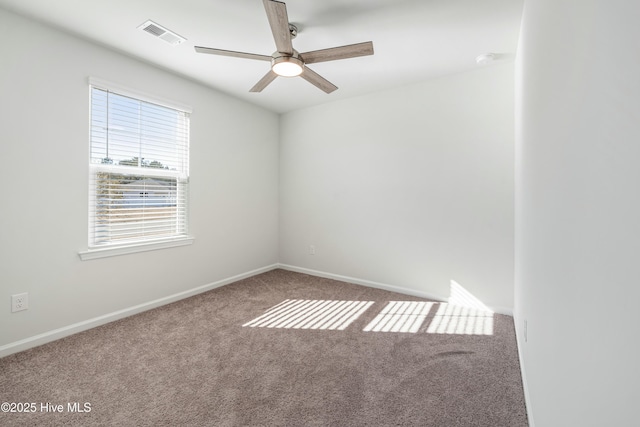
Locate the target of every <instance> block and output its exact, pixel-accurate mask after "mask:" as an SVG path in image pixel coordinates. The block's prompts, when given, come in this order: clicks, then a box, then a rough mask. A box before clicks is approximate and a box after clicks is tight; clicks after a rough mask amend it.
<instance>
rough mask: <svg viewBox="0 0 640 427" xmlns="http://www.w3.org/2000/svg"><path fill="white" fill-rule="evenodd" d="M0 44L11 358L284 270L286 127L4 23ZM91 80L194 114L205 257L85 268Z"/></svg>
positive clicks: (167, 256)
mask: <svg viewBox="0 0 640 427" xmlns="http://www.w3.org/2000/svg"><path fill="white" fill-rule="evenodd" d="M0 39H2V40H3V42H2V43H0V162H1V167H0V182H2V183H3V190H2V203H1V205H0V325H1V327H0V348H1V347H2V346H3V345H4V346H5V347H6V346H7V345H9V344H10V343H15V342H17V341H19V340H23V339H27V338H30V337H33V336H35V335H37V334H42V333H46V332H48V331H51V330H54V329H56V328H62V327H66V326H69V325H73V324H76V323H77V322H83V321H86V320H88V319H92V318H94V317H96V316H102V315H106V314H109V313H112V312H115V311H117V310H123V309H127V308H129V307H132V306H135V305H138V304H144V303H148V302H149V301H153V300H156V299H160V298H164V297H167V296H169V295H173V294H176V293H180V292H184V291H188V290H190V289H193V288H196V287H199V286H204V285H207V284H210V283H213V282H216V281H220V280H224V279H226V278H229V277H232V276H235V275H239V274H244V273H247V272H250V271H252V270H255V269H260V268H263V267H266V266H270V265H273V264H274V263H277V261H278V244H277V240H278V236H277V233H278V229H277V227H278V215H277V212H278V206H277V204H278V154H277V150H278V126H279V124H278V117H277V115H276V114H274V113H271V112H267V111H265V110H262V109H260V108H257V107H254V106H251V105H249V104H246V103H243V102H241V101H238V100H235V99H233V98H230V97H228V96H225V95H222V94H220V93H218V92H215V91H213V90H210V89H207V88H205V87H203V86H200V85H198V84H196V83H193V82H190V81H187V80H184V79H181V78H178V77H176V76H175V75H171V74H169V73H166V72H164V71H161V70H159V69H156V68H153V67H151V66H149V65H146V64H143V63H141V62H138V61H136V60H134V59H131V58H129V57H126V56H123V55H121V54H118V53H115V52H113V51H110V50H107V49H104V48H102V47H99V46H97V45H94V44H91V43H88V42H85V41H81V40H79V39H77V38H75V37H71V36H69V35H67V34H64V33H61V32H59V31H56V30H53V29H50V28H48V27H44V26H41V25H39V24H36V23H34V22H33V21H29V20H26V19H23V18H21V17H18V16H17V15H14V14H11V13H8V12H5V11H3V10H2V9H0ZM167 48H168V49H170V48H171V47H167ZM89 76H94V77H98V78H101V79H105V80H109V81H112V82H115V83H118V84H121V85H124V86H128V87H131V88H135V89H137V90H140V91H142V92H147V93H150V94H154V95H156V96H158V97H161V98H167V99H171V100H174V101H177V102H180V103H183V104H187V105H191V106H192V107H193V115H192V117H191V191H190V199H191V215H190V227H191V234H192V235H193V236H194V237H195V239H196V240H195V243H194V244H193V245H191V246H186V247H180V248H174V249H165V250H158V251H153V252H145V253H139V254H134V255H125V256H119V257H113V258H106V259H99V260H92V261H80V259H79V257H78V251H79V250H82V249H86V247H87V227H88V226H87V223H88V219H87V215H88V214H87V206H88V176H89V172H88V158H89V157H88V147H89V144H88V134H89V129H88V126H89V88H88V84H87V78H88V77H89ZM247 124H250V126H249V125H247ZM20 292H28V293H29V304H30V308H29V310H27V311H23V312H19V313H13V314H12V313H10V295H12V294H15V293H20Z"/></svg>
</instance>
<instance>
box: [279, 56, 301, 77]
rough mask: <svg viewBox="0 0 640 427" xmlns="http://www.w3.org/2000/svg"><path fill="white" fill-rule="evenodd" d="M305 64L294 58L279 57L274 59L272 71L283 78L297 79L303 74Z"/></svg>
mask: <svg viewBox="0 0 640 427" xmlns="http://www.w3.org/2000/svg"><path fill="white" fill-rule="evenodd" d="M303 68H304V63H303V62H302V61H301V60H300V59H298V58H296V57H293V56H279V57H277V58H273V62H272V64H271V69H272V70H273V72H274V73H276V74H277V75H279V76H281V77H296V76H299V75H300V74H302V70H303Z"/></svg>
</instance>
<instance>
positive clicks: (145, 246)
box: [79, 77, 194, 260]
mask: <svg viewBox="0 0 640 427" xmlns="http://www.w3.org/2000/svg"><path fill="white" fill-rule="evenodd" d="M88 83H89V116H90V117H89V137H88V140H89V146H88V148H89V155H88V156H87V157H88V168H89V170H88V173H89V179H88V185H89V188H88V190H89V199H88V205H87V206H88V221H89V223H88V226H87V232H88V236H87V249H86V250H83V251H80V252H79V256H80V258H81V259H82V260H90V259H97V258H104V257H111V256H118V255H124V254H130V253H136V252H144V251H151V250H158V249H165V248H171V247H177V246H185V245H190V244H192V243H193V241H194V238H193V237H192V236H191V235H190V234H189V229H188V223H189V221H188V215H189V204H190V203H189V193H188V190H187V194H186V196H185V200H184V203H185V206H186V216H187V217H186V218H185V224H184V225H185V227H186V233H185V234H184V235H175V236H165V237H160V238H157V239H153V240H149V239H141V240H137V241H127V242H125V243H108V244H104V245H96V246H92V245H91V241H90V240H91V227H92V226H93V224H94V221H95V219H94V217H95V206H93V204H94V202H93V200H92V199H91V194H92V191H95V189H93V187H92V186H94V185H96V184H95V183H94V182H92V181H93V180H94V177H93V175H94V174H95V173H96V170H100V169H104V167H101V166H96V165H93V164H92V161H91V147H92V145H91V144H92V139H91V127H92V124H91V117H92V103H91V102H92V94H93V89H94V88H96V89H99V90H103V91H107V92H110V93H114V94H116V95H120V96H124V97H129V98H133V99H135V100H137V101H142V102H146V103H151V104H155V105H159V106H162V107H166V108H170V109H173V110H178V111H180V112H184V113H186V114H187V116H189V115H190V114H191V113H192V111H193V110H192V109H191V107H190V106H187V105H184V104H181V103H177V102H174V101H170V100H167V99H163V98H160V97H157V96H153V95H149V94H147V93H144V92H142V91H138V90H135V89H130V88H127V87H125V86H122V85H118V84H115V83H111V82H108V81H105V80H102V79H97V78H95V77H90V78H89V79H88ZM189 140H190V138H188V140H187V150H188V149H189V143H190V141H189ZM186 163H187V166H186V176H187V178H186V185H187V189H188V187H189V163H190V159H189V155H188V154H187V162H186ZM119 168H122V167H121V166H115V167H114V168H113V169H114V171H117V170H118V169H119ZM159 171H161V170H158V171H154V170H153V169H151V170H149V171H145V172H147V173H140V170H137V171H135V172H134V171H129V172H128V173H129V174H131V175H139V176H144V175H154V174H155V172H159ZM160 175H163V174H162V172H160ZM92 189H93V190H92Z"/></svg>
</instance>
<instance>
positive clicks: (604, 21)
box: [515, 0, 640, 427]
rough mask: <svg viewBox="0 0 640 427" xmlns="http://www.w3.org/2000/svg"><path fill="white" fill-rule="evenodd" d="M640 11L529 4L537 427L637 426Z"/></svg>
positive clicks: (521, 263)
mask: <svg viewBox="0 0 640 427" xmlns="http://www.w3.org/2000/svg"><path fill="white" fill-rule="evenodd" d="M639 16H640V4H639V3H638V2H632V1H626V0H607V1H603V0H601V1H597V0H587V1H584V0H581V1H577V0H575V1H567V0H563V1H558V0H532V1H526V3H525V9H524V15H523V21H522V31H521V38H520V46H519V49H518V59H517V72H516V76H517V77H516V112H517V114H516V117H517V119H516V123H517V124H516V129H517V143H516V153H517V156H516V263H515V266H516V267H515V270H516V276H515V277H516V287H515V321H516V326H517V329H518V341H519V343H520V350H521V358H522V362H523V364H522V367H523V370H524V372H525V376H526V380H527V386H528V387H527V389H528V393H529V401H530V404H531V406H530V408H529V409H530V413H532V414H533V418H534V421H535V425H536V426H537V427H552V426H558V427H565V426H581V427H582V426H584V427H588V426H594V427H596V426H605V425H606V426H632V425H638V410H637V404H638V401H639V400H640V388H639V387H638V383H639V382H640V369H638V358H639V357H638V353H639V350H640V345H639V341H638V336H639V335H638V325H639V324H640V311H639V310H638V307H637V304H638V301H639V300H640V287H639V286H638V278H639V277H640V262H638V255H639V254H640V191H639V190H640V167H639V160H640V102H639V100H640V78H639V76H640V56H639V55H638V46H639V45H638V40H639V39H640V26H638V23H637V18H638V17H639ZM525 321H526V322H527V339H526V342H525V337H524V322H525Z"/></svg>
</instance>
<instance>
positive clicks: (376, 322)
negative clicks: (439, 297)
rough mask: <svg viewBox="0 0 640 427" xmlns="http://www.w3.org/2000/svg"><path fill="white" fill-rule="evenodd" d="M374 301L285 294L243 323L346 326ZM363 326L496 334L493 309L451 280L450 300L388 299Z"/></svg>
mask: <svg viewBox="0 0 640 427" xmlns="http://www.w3.org/2000/svg"><path fill="white" fill-rule="evenodd" d="M374 303H375V302H374V301H343V300H300V299H293V300H290V299H287V300H284V301H282V302H281V303H280V304H277V305H275V306H273V307H271V308H270V309H268V310H267V311H266V312H265V313H264V314H263V315H261V316H259V317H257V318H255V319H253V320H251V321H250V322H247V323H245V324H244V325H242V326H244V327H252V328H276V329H314V330H331V331H342V330H345V329H346V328H347V327H348V326H349V325H350V324H352V323H353V322H354V321H355V320H356V319H358V318H359V317H360V316H361V315H362V314H364V313H365V312H366V311H367V310H368V309H369V308H370V307H371V306H372V305H374ZM432 312H433V314H431V313H432ZM362 331H363V332H398V333H414V334H415V333H419V332H422V333H428V334H455V335H493V311H491V310H489V308H488V307H487V306H486V305H484V304H483V303H482V302H481V301H480V300H478V299H477V298H476V297H474V296H473V295H472V294H471V293H469V292H468V291H467V290H466V289H464V288H463V287H462V286H461V285H460V284H458V283H457V282H456V281H454V280H452V281H451V294H450V297H449V302H448V303H444V302H431V301H388V302H387V304H386V306H385V307H384V308H383V309H382V310H380V312H379V313H378V314H377V315H376V316H375V318H374V319H373V320H372V321H371V322H369V324H367V326H365V327H364V329H363V330H362Z"/></svg>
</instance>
